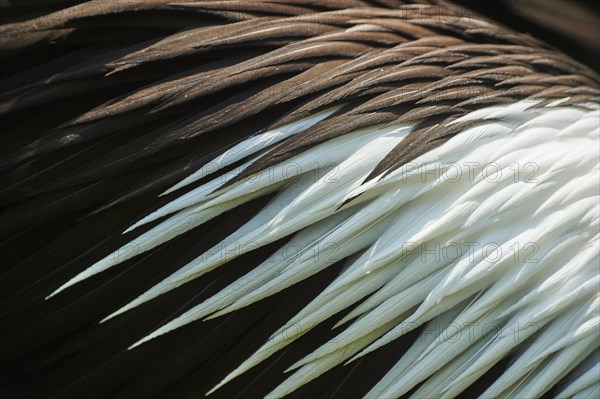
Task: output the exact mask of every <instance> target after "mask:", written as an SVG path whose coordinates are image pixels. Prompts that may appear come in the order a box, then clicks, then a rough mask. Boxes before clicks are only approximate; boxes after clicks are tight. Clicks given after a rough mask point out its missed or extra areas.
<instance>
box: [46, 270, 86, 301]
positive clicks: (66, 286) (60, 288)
mask: <svg viewBox="0 0 600 399" xmlns="http://www.w3.org/2000/svg"><path fill="white" fill-rule="evenodd" d="M78 277H79V275H78V276H75V277H73V278H72V279H71V280H69V281H67V282H66V283H64V284H63V285H61V286H60V287H58V288H57V289H55V290H54V291H52V293H51V294H50V295H48V296H46V297H45V298H44V300H46V301H47V300H48V299H51V298H53V297H55V296H56V295H58V294H60V293H61V292H63V291H64V290H66V289H67V288H69V287H71V286H73V285H75V284H77V283H78V282H80V281H81V280H84V279H83V278H78Z"/></svg>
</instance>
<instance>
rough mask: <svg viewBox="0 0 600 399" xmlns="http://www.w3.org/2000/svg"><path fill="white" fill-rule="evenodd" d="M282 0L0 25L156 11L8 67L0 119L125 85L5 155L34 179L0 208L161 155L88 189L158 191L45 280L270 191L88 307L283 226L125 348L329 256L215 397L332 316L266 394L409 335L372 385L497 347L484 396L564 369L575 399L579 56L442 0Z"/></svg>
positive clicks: (86, 21) (426, 386)
mask: <svg viewBox="0 0 600 399" xmlns="http://www.w3.org/2000/svg"><path fill="white" fill-rule="evenodd" d="M286 3H287V4H284V3H283V2H279V1H256V2H240V1H224V2H211V1H197V2H179V1H169V2H166V1H162V0H156V1H154V0H153V1H127V2H123V3H119V2H117V3H115V2H112V3H111V2H104V1H91V2H87V3H83V4H80V5H77V6H74V7H72V8H67V9H64V10H60V11H57V12H54V13H49V14H46V15H42V16H39V17H37V18H34V19H30V20H27V21H17V22H14V23H11V24H7V25H5V26H3V27H2V28H1V29H0V33H2V34H3V38H5V39H3V43H2V47H3V48H4V49H6V50H7V51H9V52H15V53H18V52H19V51H24V49H27V48H30V47H32V46H36V45H38V46H39V45H43V44H44V43H48V42H54V41H56V42H58V43H63V44H68V45H72V44H73V42H72V41H73V40H75V38H77V40H81V41H82V42H83V43H84V44H85V45H91V43H92V39H91V37H92V36H93V35H91V34H89V33H90V32H93V29H94V26H95V24H99V25H100V26H105V25H103V24H107V25H108V26H111V25H110V24H111V23H112V22H111V21H112V19H111V18H113V17H114V18H115V21H116V20H117V17H115V16H118V15H120V14H125V15H129V14H132V13H133V15H142V16H144V15H148V16H149V15H152V14H151V12H154V11H165V12H166V11H168V14H165V15H168V16H169V17H168V18H166V17H165V19H164V20H163V21H162V22H160V23H152V24H150V25H151V26H152V29H149V30H147V29H146V30H144V29H140V36H137V37H136V36H135V35H134V36H132V37H133V38H132V39H124V38H117V37H116V36H115V37H114V38H112V39H111V40H107V43H102V44H99V45H98V47H96V50H97V52H93V51H90V52H87V53H85V54H77V52H76V51H73V52H67V53H66V54H65V55H62V56H60V55H59V56H58V57H57V58H56V59H54V60H52V61H49V62H48V63H47V64H45V65H43V66H40V69H39V70H38V71H37V72H36V71H35V70H28V71H24V72H22V73H16V74H15V75H13V76H12V77H11V79H10V80H9V81H7V82H5V86H3V87H8V88H9V90H6V91H5V92H4V93H3V94H2V105H1V106H0V112H1V113H2V114H4V115H8V117H10V115H13V114H16V115H19V112H24V111H27V110H29V109H36V107H41V106H44V105H45V104H47V103H52V102H53V101H57V100H64V99H74V98H79V96H82V95H83V93H86V92H92V93H96V94H97V95H98V98H102V93H103V90H105V89H107V88H111V89H114V90H118V92H119V93H120V95H119V96H114V93H113V94H110V95H109V96H108V97H107V98H106V100H105V101H99V102H98V103H94V104H92V105H91V106H88V107H86V109H84V110H83V112H77V113H74V115H73V116H72V117H71V118H66V119H65V120H63V121H62V122H61V121H59V123H56V124H55V125H54V126H53V127H52V129H50V130H49V131H48V132H43V133H40V134H39V135H38V136H36V137H34V139H33V140H32V141H31V142H28V143H25V145H23V146H20V147H19V146H16V148H14V149H12V150H14V151H12V152H11V151H9V153H8V154H7V155H6V156H5V158H4V159H3V161H2V169H3V171H4V172H5V173H6V176H7V177H6V178H5V179H4V183H3V187H2V191H0V200H1V201H3V203H8V204H12V203H13V202H14V201H15V198H17V199H29V198H31V199H30V200H29V202H26V203H25V205H17V206H15V207H14V208H9V210H10V211H11V212H7V213H6V214H7V215H8V216H7V220H6V224H5V226H4V227H3V229H6V230H8V231H10V229H11V228H13V229H14V228H16V227H18V226H20V225H23V224H26V223H27V221H28V220H32V219H36V217H37V216H39V215H40V214H41V215H43V216H44V217H46V218H51V217H54V216H56V215H60V214H61V212H66V211H67V209H69V206H70V205H71V204H72V201H71V202H70V200H69V197H70V195H73V196H74V198H78V196H79V194H81V192H82V191H83V192H86V193H87V197H85V198H88V199H87V200H86V201H89V202H90V203H94V202H93V201H95V199H94V197H95V195H94V193H95V192H96V191H94V190H95V187H103V186H102V185H103V184H104V183H105V182H106V181H109V182H110V179H111V178H115V177H118V176H119V173H120V171H121V170H123V169H127V168H129V169H132V170H135V169H138V168H139V169H141V170H143V168H144V167H146V166H148V165H154V166H155V173H154V174H153V175H152V176H149V177H147V178H145V179H142V180H141V181H140V182H139V183H137V184H136V185H134V187H131V188H129V189H126V190H125V191H122V192H119V191H115V192H113V191H110V189H109V188H102V190H108V191H107V192H109V193H113V194H114V196H113V195H110V196H108V199H109V201H107V202H105V203H103V204H102V207H101V208H100V210H98V212H99V211H101V210H102V209H106V208H110V207H114V206H115V205H116V204H119V203H122V202H124V201H127V200H129V199H131V198H134V197H137V196H140V195H142V194H147V193H151V192H154V191H157V193H158V194H159V197H160V198H159V199H158V200H157V205H158V206H155V207H154V208H153V209H152V210H151V211H150V212H146V213H145V214H144V215H143V216H142V217H141V218H139V219H138V220H136V221H135V222H133V223H131V224H129V225H127V226H123V229H122V233H123V240H122V241H123V242H125V244H123V245H120V246H118V247H113V248H112V250H113V251H112V253H109V254H108V255H105V254H103V257H101V258H98V259H96V261H95V263H93V264H92V265H91V266H89V267H88V268H86V269H85V270H82V271H81V272H79V273H78V274H75V275H74V276H72V277H71V278H70V279H69V280H68V281H66V282H64V283H63V284H62V285H61V286H59V287H58V288H56V289H55V290H54V291H53V292H51V293H50V294H49V295H48V296H47V298H46V299H50V298H53V297H55V296H57V295H59V294H60V293H62V292H63V291H65V290H67V289H69V288H70V287H72V286H74V285H76V284H78V283H80V282H82V281H83V280H86V279H88V278H90V277H92V276H95V275H97V274H99V273H102V272H104V271H106V270H108V269H111V268H114V267H119V266H120V265H121V264H122V263H124V262H126V261H128V260H129V259H132V258H135V257H137V256H139V255H141V254H144V253H146V252H148V251H150V250H152V249H154V248H156V247H158V246H160V245H162V244H164V243H166V242H168V241H170V240H173V239H174V238H176V237H178V236H180V235H182V234H184V233H186V232H188V231H190V230H192V229H198V228H199V229H202V228H203V227H204V225H205V224H206V223H207V222H209V221H211V220H214V219H215V218H217V217H218V216H220V215H222V214H225V213H226V212H228V211H231V210H234V209H236V208H239V207H243V206H245V205H246V204H248V203H249V202H251V201H253V200H255V199H258V198H267V197H268V196H270V198H271V199H270V200H269V201H268V203H267V204H266V205H265V206H264V207H263V208H262V209H260V211H258V212H257V213H256V214H255V215H253V216H252V217H251V218H250V220H248V221H247V222H246V223H245V224H243V225H242V226H241V227H240V228H239V229H237V230H236V231H234V232H233V233H232V234H231V235H229V236H228V237H226V238H224V239H223V240H222V241H221V242H218V243H217V244H216V245H215V246H214V247H213V248H211V249H209V250H207V251H206V252H205V253H203V254H201V255H199V256H197V257H196V258H195V259H193V260H191V261H190V262H189V263H188V264H187V265H185V266H184V267H182V268H180V269H179V270H177V271H176V272H175V273H173V274H171V275H170V276H168V277H166V278H165V279H164V280H163V281H161V282H159V283H157V284H156V285H154V286H153V287H151V288H150V289H149V290H147V291H145V292H141V293H139V294H140V295H139V296H138V297H137V298H134V299H133V300H132V301H131V302H129V303H127V304H124V306H122V307H121V308H120V309H117V310H116V311H115V312H113V313H112V314H110V315H108V316H107V317H106V318H105V319H104V320H103V322H105V321H108V320H111V319H113V318H115V317H116V316H118V315H121V314H123V313H124V312H127V311H130V310H132V309H135V308H136V307H138V306H139V305H141V304H144V303H147V302H149V301H152V300H154V299H156V298H158V297H160V296H161V295H163V294H166V293H168V292H170V291H172V290H174V289H176V288H178V287H180V286H182V285H183V284H186V283H188V282H190V281H192V280H194V279H196V278H198V277H200V276H203V275H205V274H207V273H210V272H211V271H214V270H215V269H217V268H225V267H228V266H230V265H229V262H230V261H232V260H233V259H236V258H239V257H241V256H242V255H244V254H246V253H250V252H252V251H254V250H256V249H257V248H261V247H264V246H267V245H269V244H273V243H276V242H278V241H279V240H282V239H289V241H288V242H287V243H286V244H283V245H282V246H281V247H280V248H279V249H277V250H276V251H275V252H274V253H273V254H272V255H271V256H270V257H268V258H267V259H265V260H264V261H263V262H262V263H260V264H259V265H257V266H255V267H254V268H253V269H252V270H250V271H249V272H248V273H246V274H245V275H243V276H242V277H240V278H239V279H237V280H236V281H234V282H232V283H231V284H230V285H228V286H226V287H225V288H223V289H222V290H220V291H219V292H218V293H216V294H215V295H213V296H211V297H209V298H207V299H206V300H204V301H203V302H201V303H199V304H196V305H195V306H193V307H192V308H191V309H189V310H186V311H185V312H183V313H182V314H180V315H179V316H177V317H176V318H174V319H173V320H170V321H168V322H166V323H165V324H164V325H162V326H160V327H159V328H157V329H156V330H155V331H153V332H151V333H150V334H149V335H147V336H145V337H139V341H137V342H133V343H132V345H131V347H130V349H133V348H135V347H137V346H139V345H141V344H143V343H144V342H147V341H149V340H152V339H155V338H157V337H159V336H161V335H163V334H166V333H168V332H170V331H172V330H175V329H177V328H179V327H181V326H184V325H186V324H189V323H192V322H194V321H197V320H203V319H212V318H216V317H219V316H222V315H225V314H228V313H231V312H233V311H236V310H239V309H241V308H244V307H246V306H249V305H251V304H253V303H256V302H258V301H260V300H262V299H264V298H267V297H269V296H272V295H274V294H276V293H278V292H281V291H282V290H285V289H286V288H288V287H290V286H292V285H294V284H296V283H300V282H302V281H304V280H306V279H307V278H309V277H311V276H313V275H316V274H318V273H319V272H322V271H324V270H325V269H327V268H329V267H330V266H332V265H334V264H336V263H338V262H344V264H345V268H344V269H343V271H342V272H341V273H340V274H339V276H337V278H336V279H335V280H334V281H332V282H331V283H330V284H329V286H327V287H326V288H325V289H324V290H323V291H322V292H321V293H320V294H319V295H318V296H316V297H315V298H314V299H312V301H311V302H310V303H309V304H308V305H306V306H305V307H304V308H303V309H302V310H301V311H300V312H299V313H298V314H296V315H295V316H294V317H293V318H291V319H290V320H289V321H288V322H287V323H286V324H285V325H283V326H281V328H279V329H277V330H276V331H275V332H273V334H272V335H271V337H270V339H268V341H267V342H266V343H264V344H263V345H262V346H261V347H259V348H257V350H256V352H255V353H254V354H253V355H252V356H250V357H249V358H248V359H246V360H245V361H244V362H243V363H242V364H240V365H239V367H238V368H237V369H235V370H233V371H232V372H231V373H230V374H229V375H227V376H226V377H225V378H224V379H223V381H222V382H221V383H220V384H218V385H217V386H215V387H214V388H213V390H212V391H211V392H213V391H214V390H216V389H218V388H220V387H221V386H223V385H224V384H226V383H228V382H229V381H231V380H233V379H234V378H236V377H238V376H240V375H241V374H243V373H244V372H246V371H248V370H249V369H251V368H253V367H255V366H257V365H259V364H261V362H263V361H265V360H266V359H268V358H270V357H271V356H273V355H274V354H276V353H277V352H279V351H281V350H282V349H284V348H286V347H287V346H288V345H290V344H291V343H293V342H294V341H295V340H297V339H299V338H300V337H301V336H303V335H305V334H307V333H308V332H309V331H311V330H312V329H314V328H315V327H317V326H319V325H320V324H321V323H323V322H325V321H327V320H329V319H330V318H332V317H333V316H334V315H339V314H343V317H342V318H341V320H340V321H339V322H338V323H337V325H336V328H337V329H338V330H339V332H338V334H337V336H336V337H335V339H334V340H330V341H329V342H326V343H323V344H322V345H321V346H320V347H318V348H316V349H315V350H314V351H312V352H311V353H308V354H306V356H304V357H303V358H301V359H298V360H297V362H296V363H294V364H293V365H291V366H290V368H289V369H288V371H290V372H292V373H291V374H290V376H289V378H288V379H286V380H285V381H283V382H282V383H281V384H280V385H279V386H278V387H276V388H275V389H274V391H273V392H271V394H270V395H269V397H273V398H278V397H283V396H285V395H287V394H290V393H291V392H294V391H295V390H297V389H298V388H300V387H301V386H303V385H304V384H307V383H308V382H310V381H311V380H313V379H315V378H317V377H318V376H320V375H322V374H324V373H325V372H327V371H328V370H330V369H332V368H333V367H335V366H337V365H340V364H345V363H349V362H353V361H355V360H356V359H359V358H361V357H362V356H365V355H366V354H368V353H371V352H373V351H375V350H377V349H378V348H382V347H384V346H385V345H387V344H389V343H391V342H392V341H394V340H397V339H402V337H404V336H405V335H406V334H407V333H409V332H411V331H417V330H421V333H420V336H419V338H417V340H416V341H415V342H414V343H413V345H412V346H411V348H410V349H409V350H408V352H406V353H404V354H403V355H401V356H400V355H399V356H398V359H399V360H398V362H397V363H396V364H395V365H394V366H393V367H392V368H391V369H390V370H389V372H388V373H387V374H386V375H385V376H384V377H383V378H382V379H381V380H380V381H379V382H378V383H377V384H376V385H375V386H373V387H372V389H371V390H370V392H369V393H368V394H367V395H366V396H367V397H369V398H379V397H400V396H402V395H404V394H407V393H411V394H412V395H413V396H414V397H420V398H430V397H457V396H459V395H460V394H461V392H463V391H464V390H465V389H466V388H467V387H469V386H470V385H471V384H473V383H474V382H475V381H476V380H477V379H478V378H480V377H481V376H482V375H484V373H486V372H487V371H488V370H490V369H491V368H492V367H493V366H494V365H496V364H497V363H498V362H500V361H501V360H503V359H506V358H509V357H510V361H511V363H510V367H508V368H506V370H505V371H504V373H503V374H502V375H501V376H500V377H499V378H498V379H497V380H496V381H495V382H494V383H493V384H491V385H490V386H489V387H488V388H487V390H486V391H485V392H484V393H483V395H482V397H538V396H541V395H543V394H544V393H545V392H547V391H548V390H549V389H550V388H551V387H552V386H553V385H554V384H555V383H556V382H557V381H560V380H562V381H564V384H563V386H561V387H560V388H559V395H562V397H578V395H579V396H581V397H593V395H594V394H595V393H596V392H597V391H598V386H599V384H600V380H599V379H598V374H597V369H598V364H599V363H598V356H597V353H598V346H599V345H598V342H599V338H600V329H599V328H600V326H599V322H600V318H599V317H598V310H599V309H598V308H599V306H600V298H599V295H600V291H599V289H598V287H599V284H600V280H599V279H600V273H599V271H598V263H599V261H600V258H599V256H600V255H599V252H600V243H599V241H598V240H599V227H600V225H599V222H600V221H599V216H600V215H599V211H600V210H599V208H598V202H599V201H600V192H599V186H598V181H599V179H600V175H599V173H600V165H599V159H600V148H599V145H598V143H599V135H600V106H599V105H598V104H600V101H599V96H598V82H599V79H598V77H597V76H596V74H594V73H593V72H591V71H589V70H588V69H587V68H585V67H584V66H582V65H580V64H578V63H577V62H575V61H572V60H570V59H567V58H565V57H563V56H562V55H561V54H559V53H557V52H555V51H554V50H553V49H550V48H548V46H546V45H544V44H542V43H540V42H538V41H537V40H535V39H533V38H531V37H529V36H527V35H522V34H518V33H514V32H512V31H510V30H508V29H505V28H502V27H499V26H497V25H496V24H494V23H492V22H490V21H487V20H485V19H483V18H481V17H479V16H476V15H473V14H469V15H468V16H466V15H465V14H464V12H465V11H464V10H462V9H460V8H458V7H455V6H452V5H450V4H448V3H446V2H444V1H435V2H417V3H432V4H407V3H410V2H400V1H389V2H384V1H381V2H377V1H373V2H363V1H358V0H357V1H351V2H346V1H333V2H326V3H327V5H318V4H317V3H316V2H311V1H307V0H306V1H305V0H298V1H292V2H286ZM370 3H373V4H370ZM384 7H389V8H395V9H389V8H384ZM146 12H148V13H149V14H144V13H146ZM148 18H149V17H148ZM149 21H152V19H147V18H140V19H135V18H134V19H132V20H131V21H130V22H126V23H125V25H126V26H125V27H126V28H127V29H132V31H135V30H136V29H137V28H140V27H146V25H148V24H149ZM182 21H186V23H185V24H184V23H182ZM182 26H185V28H182ZM125 27H122V28H125ZM75 33H78V34H79V36H78V35H75ZM40 70H43V71H45V72H44V73H45V75H43V77H41V75H40V72H39V71H40ZM132 88H133V89H132ZM41 89H43V90H44V91H45V92H44V94H45V95H43V96H32V94H33V93H37V92H38V91H39V90H41ZM198 143H201V145H199V144H198ZM69 149H71V150H72V152H71V153H69V154H71V155H69V157H67V158H65V159H63V158H61V154H62V153H61V151H67V150H69ZM57 159H58V161H56V160H57ZM163 164H164V166H163ZM156 165H159V166H156ZM57 170H66V173H64V174H62V173H61V174H60V176H58V177H57V173H56V171H57ZM82 187H83V188H82ZM80 190H81V191H80ZM98 190H100V189H98ZM55 195H56V197H54V196H55ZM48 199H50V200H49V201H48ZM53 201H54V202H53ZM39 204H43V205H44V206H43V207H41V209H38V208H39ZM80 206H82V205H80ZM3 224H4V223H3Z"/></svg>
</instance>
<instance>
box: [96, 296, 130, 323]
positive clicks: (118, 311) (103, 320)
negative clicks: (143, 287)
mask: <svg viewBox="0 0 600 399" xmlns="http://www.w3.org/2000/svg"><path fill="white" fill-rule="evenodd" d="M132 303H134V301H132V302H129V303H128V304H127V305H125V306H123V307H122V308H120V309H119V310H117V311H115V312H113V313H111V314H109V315H108V316H106V317H105V318H103V319H102V320H100V321H99V322H98V324H102V323H104V322H106V321H109V320H110V319H113V318H115V317H117V316H119V315H120V314H123V313H125V312H127V311H128V310H131V309H133V308H134V307H136V306H137V305H134V306H132V305H131V304H132Z"/></svg>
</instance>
